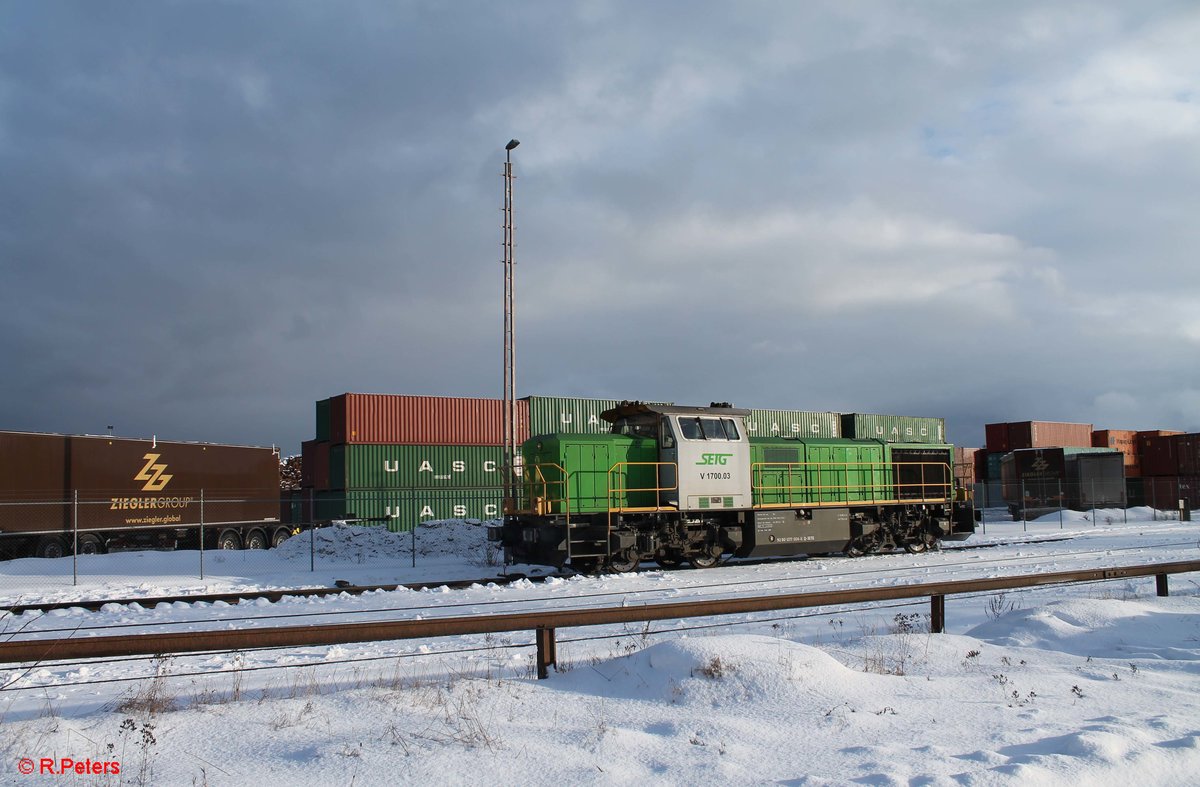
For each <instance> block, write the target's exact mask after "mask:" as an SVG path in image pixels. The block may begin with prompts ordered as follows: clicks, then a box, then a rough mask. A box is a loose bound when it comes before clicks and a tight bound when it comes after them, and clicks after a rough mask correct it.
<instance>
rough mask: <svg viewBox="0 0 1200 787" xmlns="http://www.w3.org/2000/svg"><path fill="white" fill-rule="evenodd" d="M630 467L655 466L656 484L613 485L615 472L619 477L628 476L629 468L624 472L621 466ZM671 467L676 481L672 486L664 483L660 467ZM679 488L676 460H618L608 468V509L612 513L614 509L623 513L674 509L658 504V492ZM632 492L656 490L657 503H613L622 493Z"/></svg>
mask: <svg viewBox="0 0 1200 787" xmlns="http://www.w3.org/2000/svg"><path fill="white" fill-rule="evenodd" d="M630 467H653V468H654V486H648V487H626V486H616V487H614V486H613V483H612V479H613V473H616V474H617V477H618V478H622V477H624V478H628V475H629V474H628V470H626V472H625V473H624V474H622V473H621V472H620V469H621V468H626V469H627V468H630ZM662 467H671V468H673V469H674V470H675V483H674V484H673V485H671V486H663V485H662V473H661V472H660V468H662ZM676 489H679V466H678V465H677V464H676V463H675V462H617V463H616V464H614V465H613V466H612V467H610V468H608V511H609V514H612V513H613V512H614V511H615V512H617V513H621V512H624V511H668V510H674V507H667V508H664V507H662V506H660V505H658V494H659V493H660V492H673V491H675V490H676ZM630 492H654V494H655V498H654V499H655V504H654V505H653V506H625V505H616V506H614V505H613V501H614V500H619V499H620V496H621V495H626V496H628V494H629V493H630Z"/></svg>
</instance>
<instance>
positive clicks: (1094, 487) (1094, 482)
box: [1092, 478, 1096, 527]
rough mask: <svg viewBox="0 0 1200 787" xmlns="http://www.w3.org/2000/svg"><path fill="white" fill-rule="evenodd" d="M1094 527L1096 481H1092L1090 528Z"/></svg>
mask: <svg viewBox="0 0 1200 787" xmlns="http://www.w3.org/2000/svg"><path fill="white" fill-rule="evenodd" d="M1095 526H1096V479H1094V478H1093V479H1092V527H1095Z"/></svg>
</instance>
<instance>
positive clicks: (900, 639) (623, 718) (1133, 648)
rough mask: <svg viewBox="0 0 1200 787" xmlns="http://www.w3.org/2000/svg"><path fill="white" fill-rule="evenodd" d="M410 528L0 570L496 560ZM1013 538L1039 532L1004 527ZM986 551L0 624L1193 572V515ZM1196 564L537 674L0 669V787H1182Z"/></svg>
mask: <svg viewBox="0 0 1200 787" xmlns="http://www.w3.org/2000/svg"><path fill="white" fill-rule="evenodd" d="M418 536H419V538H420V539H421V543H425V544H426V545H427V547H428V548H427V550H426V553H425V554H420V552H419V553H418V561H417V566H418V567H417V569H415V570H414V569H413V568H412V566H411V563H412V554H411V542H410V541H409V539H408V538H407V537H404V536H394V535H392V534H388V533H385V532H383V531H370V532H364V531H361V530H343V529H331V530H329V531H325V532H323V533H321V534H319V537H320V540H319V541H317V542H314V545H316V546H319V547H320V550H321V552H320V562H319V563H317V565H318V571H316V572H310V571H309V570H308V569H309V561H310V559H311V557H310V553H314V552H316V550H315V549H313V548H312V547H313V546H314V545H305V544H303V537H301V538H300V539H297V540H296V541H295V543H294V544H288V545H285V548H284V549H281V550H279V552H278V554H272V553H258V554H254V553H234V554H232V555H225V556H224V557H225V558H226V560H227V561H228V562H227V563H225V564H223V565H224V567H226V568H228V567H230V566H232V567H234V568H237V567H238V566H239V565H242V566H244V567H245V568H246V569H247V570H244V571H237V570H231V571H226V572H224V573H223V574H222V575H221V576H219V577H216V578H213V577H210V576H206V579H205V580H203V581H200V580H199V579H198V576H197V575H196V574H195V573H194V572H189V571H187V570H185V569H184V568H181V567H184V566H185V562H186V561H189V560H191V561H194V559H195V556H194V555H193V556H188V555H181V554H168V553H126V554H122V555H107V556H97V557H94V558H88V560H89V561H95V565H93V566H92V567H91V568H92V569H94V570H92V571H89V572H88V576H89V577H112V579H111V580H104V581H103V582H100V581H97V582H92V580H89V584H87V585H84V586H80V587H72V586H71V585H70V584H69V580H70V565H69V563H70V559H69V558H68V559H63V561H66V563H67V565H66V568H65V572H66V573H65V576H66V580H67V584H64V583H63V582H62V579H63V576H64V574H63V567H62V565H61V564H62V563H63V561H11V562H10V563H7V564H0V597H2V598H5V599H7V600H8V601H9V602H11V601H13V600H15V599H16V598H17V597H19V598H20V599H21V600H23V601H27V602H28V601H32V600H36V599H57V598H63V597H67V598H71V597H75V598H94V597H97V596H124V595H133V594H141V595H146V596H156V595H167V594H171V593H175V592H180V591H195V592H215V591H219V590H224V589H235V588H237V589H245V588H250V587H260V586H261V587H279V586H287V585H289V584H293V583H295V582H296V578H297V577H302V578H303V579H301V580H300V581H301V582H303V583H304V584H309V585H324V584H328V583H330V582H332V580H333V579H346V580H349V581H354V582H360V581H363V582H381V583H385V582H408V581H414V580H418V579H429V578H433V577H435V576H436V577H439V578H451V577H452V576H455V575H457V576H463V577H480V576H485V575H486V572H497V571H499V570H500V568H498V567H495V566H489V565H488V563H489V559H488V558H487V557H486V555H485V552H484V546H485V542H484V540H483V529H482V528H481V527H480V526H479V525H478V524H467V523H447V524H444V525H441V526H440V527H438V528H434V529H431V530H430V531H429V532H427V533H420V534H418ZM1031 536H1032V537H1036V538H1037V539H1040V541H1038V542H1037V543H1026V542H1019V543H1018V542H1017V540H1018V539H1026V538H1029V537H1031ZM426 537H428V538H426ZM982 544H991V545H993V546H991V548H987V549H971V550H962V551H960V550H955V549H945V550H942V551H940V552H937V553H930V554H925V555H916V556H914V555H904V554H899V555H880V556H872V557H867V558H861V559H858V560H849V559H844V558H823V559H815V560H807V561H776V562H769V563H754V564H748V565H728V566H724V567H722V568H720V569H717V570H713V571H686V570H685V571H675V572H661V571H657V570H649V568H648V569H647V570H646V571H644V572H642V573H640V574H637V575H618V576H605V577H576V578H572V579H569V580H551V581H549V582H547V583H545V584H535V583H530V582H526V581H522V582H517V583H515V584H513V585H510V586H499V585H492V584H482V585H478V586H476V587H473V588H471V589H468V590H463V591H449V590H431V591H422V592H413V591H396V592H392V593H373V594H368V595H366V596H363V597H348V596H341V597H328V598H321V599H292V600H288V601H285V602H281V603H280V604H275V605H271V604H266V603H261V604H257V603H256V604H250V605H236V606H231V605H224V604H215V605H209V604H191V605H185V604H179V605H160V606H159V607H157V608H143V607H140V606H136V605H135V606H132V607H115V606H114V607H111V608H107V609H105V610H103V611H101V612H99V613H86V612H83V611H82V610H78V609H76V610H62V611H59V612H55V613H51V614H48V615H37V614H28V615H22V616H16V617H13V616H9V617H8V618H6V619H3V620H0V630H2V632H3V633H0V637H5V638H7V637H13V636H17V637H25V636H38V632H48V631H50V630H53V629H58V630H59V631H58V633H56V634H54V636H62V635H63V631H73V632H75V635H76V636H87V635H89V634H105V633H113V631H112V630H111V629H92V628H90V627H97V626H115V627H126V626H130V625H136V626H139V627H140V628H139V629H138V630H145V631H155V630H159V629H160V628H161V629H162V630H171V629H174V628H188V629H191V628H200V627H212V626H244V625H255V626H262V625H271V623H272V621H270V620H261V621H256V622H253V623H247V622H245V620H244V618H246V617H248V616H251V615H263V616H268V615H269V616H280V615H292V616H302V615H320V617H316V618H313V620H315V621H316V622H320V623H327V622H332V621H335V620H361V619H373V618H396V617H413V616H417V615H421V616H434V615H438V614H453V615H462V614H470V613H472V612H478V613H480V614H485V613H489V612H500V611H513V610H517V609H533V608H537V607H539V606H541V607H550V606H553V607H562V606H565V605H573V606H583V605H595V604H611V603H614V602H615V601H622V602H623V603H625V604H638V603H656V602H662V601H665V600H671V599H691V598H697V597H718V596H728V595H735V594H746V593H753V594H760V593H763V592H770V591H771V590H772V589H777V590H778V592H800V591H803V590H828V589H831V588H836V587H845V586H852V585H853V586H859V585H861V586H871V585H879V584H890V583H896V582H922V581H931V580H936V579H949V578H968V577H976V576H994V575H997V574H1008V573H1017V572H1022V571H1057V570H1068V569H1073V568H1084V567H1097V566H1108V565H1122V564H1135V563H1144V562H1155V561H1173V560H1185V559H1200V527H1198V526H1197V525H1195V524H1193V523H1190V522H1186V523H1180V522H1172V521H1156V520H1154V519H1152V514H1151V512H1149V511H1148V510H1143V511H1136V512H1131V515H1130V520H1129V522H1128V523H1126V522H1125V521H1124V514H1123V513H1122V512H1099V515H1098V516H1096V517H1092V516H1091V515H1090V514H1089V515H1088V516H1087V517H1086V518H1085V517H1084V516H1083V515H1079V514H1070V513H1069V512H1068V513H1067V514H1066V515H1065V516H1064V519H1063V521H1062V523H1061V525H1060V522H1059V519H1058V517H1057V516H1054V517H1047V518H1045V519H1044V520H1043V521H1040V522H1033V523H1025V524H1023V523H1019V522H1009V523H1000V522H995V521H989V523H988V527H987V533H986V535H985V534H983V533H980V534H979V535H977V536H976V537H975V538H973V539H972V540H971V541H970V542H968V543H967V544H966V545H982ZM301 547H304V548H303V549H301ZM218 557H220V556H218ZM181 561H183V562H181ZM239 561H243V562H242V563H240V564H239ZM249 561H259V562H260V563H261V564H258V563H255V564H251V563H250V562H249ZM266 561H270V562H266ZM35 564H36V565H35ZM46 564H56V565H46ZM155 570H157V571H159V573H149V572H152V571H155ZM43 580H44V581H43ZM1198 580H1200V578H1198V577H1196V576H1194V575H1182V576H1175V577H1172V578H1171V594H1172V595H1171V597H1169V598H1158V597H1156V596H1155V595H1154V583H1153V580H1152V579H1150V580H1136V581H1130V580H1118V581H1113V582H1106V583H1101V584H1094V585H1079V586H1072V587H1068V588H1043V589H1038V590H1030V591H1023V592H1010V593H1006V594H1000V595H989V596H975V597H964V598H959V597H951V598H949V599H947V605H946V607H947V609H946V612H947V632H948V633H946V634H941V635H931V634H929V633H928V620H927V617H926V613H927V612H928V606H927V604H926V603H925V602H919V603H914V604H911V605H898V604H889V605H886V606H882V607H878V608H874V609H869V608H866V607H848V608H838V609H833V608H830V609H821V610H797V611H795V612H792V613H771V614H762V615H750V616H732V617H728V618H713V619H705V620H699V621H667V622H663V623H659V624H654V625H653V626H649V627H647V626H632V625H631V626H625V627H615V628H609V629H587V630H563V631H560V632H559V635H558V636H559V643H558V655H559V671H558V672H552V673H551V677H550V678H549V679H548V680H545V681H538V680H536V679H535V678H534V676H533V662H532V649H531V648H530V647H529V645H530V643H531V641H532V638H531V636H530V635H528V634H525V633H515V634H512V635H492V636H488V637H474V638H466V637H463V638H451V639H445V640H436V641H430V642H393V643H365V644H363V645H355V646H339V647H332V648H305V649H292V650H288V651H255V652H247V653H243V654H233V655H230V654H219V655H207V656H205V655H201V656H188V657H176V658H170V659H165V660H161V661H157V662H151V661H147V660H144V659H138V660H129V661H123V662H117V663H109V664H79V663H76V664H69V665H53V664H45V665H39V666H38V667H36V668H34V669H32V670H14V669H8V670H0V686H4V687H5V688H4V690H3V691H0V729H2V730H3V735H0V782H2V783H6V784H7V783H12V784H23V783H28V782H38V781H41V782H45V783H52V782H53V781H54V778H55V777H51V776H49V775H39V772H40V771H41V769H42V765H43V762H42V761H43V759H44V760H46V761H47V762H46V763H45V764H50V763H51V762H52V763H53V766H54V768H55V769H60V768H61V767H62V766H63V764H64V763H63V760H64V759H70V760H71V761H73V762H80V763H90V764H89V765H86V766H84V767H85V768H91V769H93V771H99V770H103V769H104V765H105V763H108V764H109V766H108V771H109V772H108V773H98V774H96V775H92V776H88V777H86V778H85V777H79V776H76V777H75V778H77V779H79V780H80V781H81V782H83V783H89V782H91V783H98V784H118V783H134V784H212V785H217V784H246V783H252V782H257V783H260V784H284V783H289V784H290V783H296V784H351V783H353V784H356V785H371V784H397V783H407V784H515V783H523V784H558V783H564V782H568V781H575V782H578V781H583V782H587V783H606V784H607V783H613V784H617V783H620V784H625V783H630V782H634V781H644V780H653V781H655V782H662V783H668V784H697V783H699V784H723V783H765V782H782V783H787V784H879V785H890V784H947V785H950V784H1022V785H1025V784H1046V785H1051V784H1062V783H1065V782H1071V783H1074V784H1084V785H1087V784H1120V783H1134V782H1136V783H1139V784H1142V783H1147V784H1180V785H1183V784H1195V783H1197V780H1198V779H1197V776H1196V774H1197V773H1198V772H1200V586H1198V585H1197V584H1196V583H1197V581H1198ZM72 593H73V594H75V596H71V595H70V594H72ZM364 610H365V611H364ZM303 619H304V618H297V617H288V618H281V619H280V620H278V621H276V623H277V624H295V623H296V622H298V620H303ZM235 669H242V670H251V671H234V670H235ZM155 674H157V675H159V677H157V678H145V677H142V676H149V675H155ZM112 681H119V682H112ZM26 758H27V759H28V761H26ZM112 763H119V767H120V773H119V774H113V773H112V770H113V765H112ZM30 766H32V768H33V770H34V774H33V775H30V776H24V775H22V772H21V771H22V768H26V767H30ZM59 778H61V777H59Z"/></svg>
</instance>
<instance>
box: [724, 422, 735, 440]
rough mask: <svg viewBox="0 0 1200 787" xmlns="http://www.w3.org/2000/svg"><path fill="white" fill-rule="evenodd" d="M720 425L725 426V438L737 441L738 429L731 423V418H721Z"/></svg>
mask: <svg viewBox="0 0 1200 787" xmlns="http://www.w3.org/2000/svg"><path fill="white" fill-rule="evenodd" d="M721 423H723V424H725V436H726V437H728V438H729V439H730V440H737V439H738V429H737V424H735V423H734V422H733V419H732V418H722V419H721Z"/></svg>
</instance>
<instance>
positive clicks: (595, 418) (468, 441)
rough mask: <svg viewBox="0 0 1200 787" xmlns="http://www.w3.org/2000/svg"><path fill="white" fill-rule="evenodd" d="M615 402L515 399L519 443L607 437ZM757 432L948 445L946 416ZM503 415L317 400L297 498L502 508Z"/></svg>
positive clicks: (397, 402)
mask: <svg viewBox="0 0 1200 787" xmlns="http://www.w3.org/2000/svg"><path fill="white" fill-rule="evenodd" d="M621 401H622V400H618V399H584V398H574V397H551V396H530V397H526V398H525V399H521V400H519V401H518V402H517V412H516V422H517V424H516V425H517V442H518V443H522V442H524V441H525V440H526V439H528V438H529V437H530V436H532V435H543V434H559V433H569V434H606V433H607V432H608V431H609V430H610V427H611V425H610V424H609V423H608V422H607V421H605V420H604V419H603V418H601V417H600V415H601V413H603V412H604V411H605V410H609V409H612V408H614V407H616V406H617V405H619V404H620V403H621ZM746 429H747V432H748V433H749V434H750V435H752V436H772V435H781V436H794V437H797V438H803V437H810V438H832V437H838V436H847V437H853V436H858V437H860V438H862V439H876V440H883V441H884V442H945V421H944V420H943V419H941V418H911V417H904V416H886V415H862V414H857V413H851V414H840V415H839V414H838V413H833V412H813V411H805V410H751V412H750V415H749V416H748V417H747V419H746ZM503 435H504V413H503V402H502V401H501V400H498V399H466V398H452V397H433V396H402V395H392V394H355V393H346V394H342V395H340V396H334V397H331V398H329V399H323V400H321V401H319V402H317V403H316V439H314V440H309V441H306V442H305V443H303V444H302V445H301V454H302V462H303V471H302V475H303V486H304V490H303V493H302V495H301V497H302V498H303V499H304V500H305V501H315V507H310V506H308V505H307V502H306V505H305V510H306V512H307V511H311V512H312V515H313V516H314V517H315V518H317V519H357V520H360V521H367V522H372V523H386V524H387V525H388V527H390V528H392V529H394V530H406V529H408V528H410V527H412V525H413V524H414V523H416V522H420V521H424V520H430V519H450V518H478V519H490V518H493V517H496V516H499V515H500V506H501V500H502V491H501V490H502V464H503V455H502V454H503V447H502V444H503Z"/></svg>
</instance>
